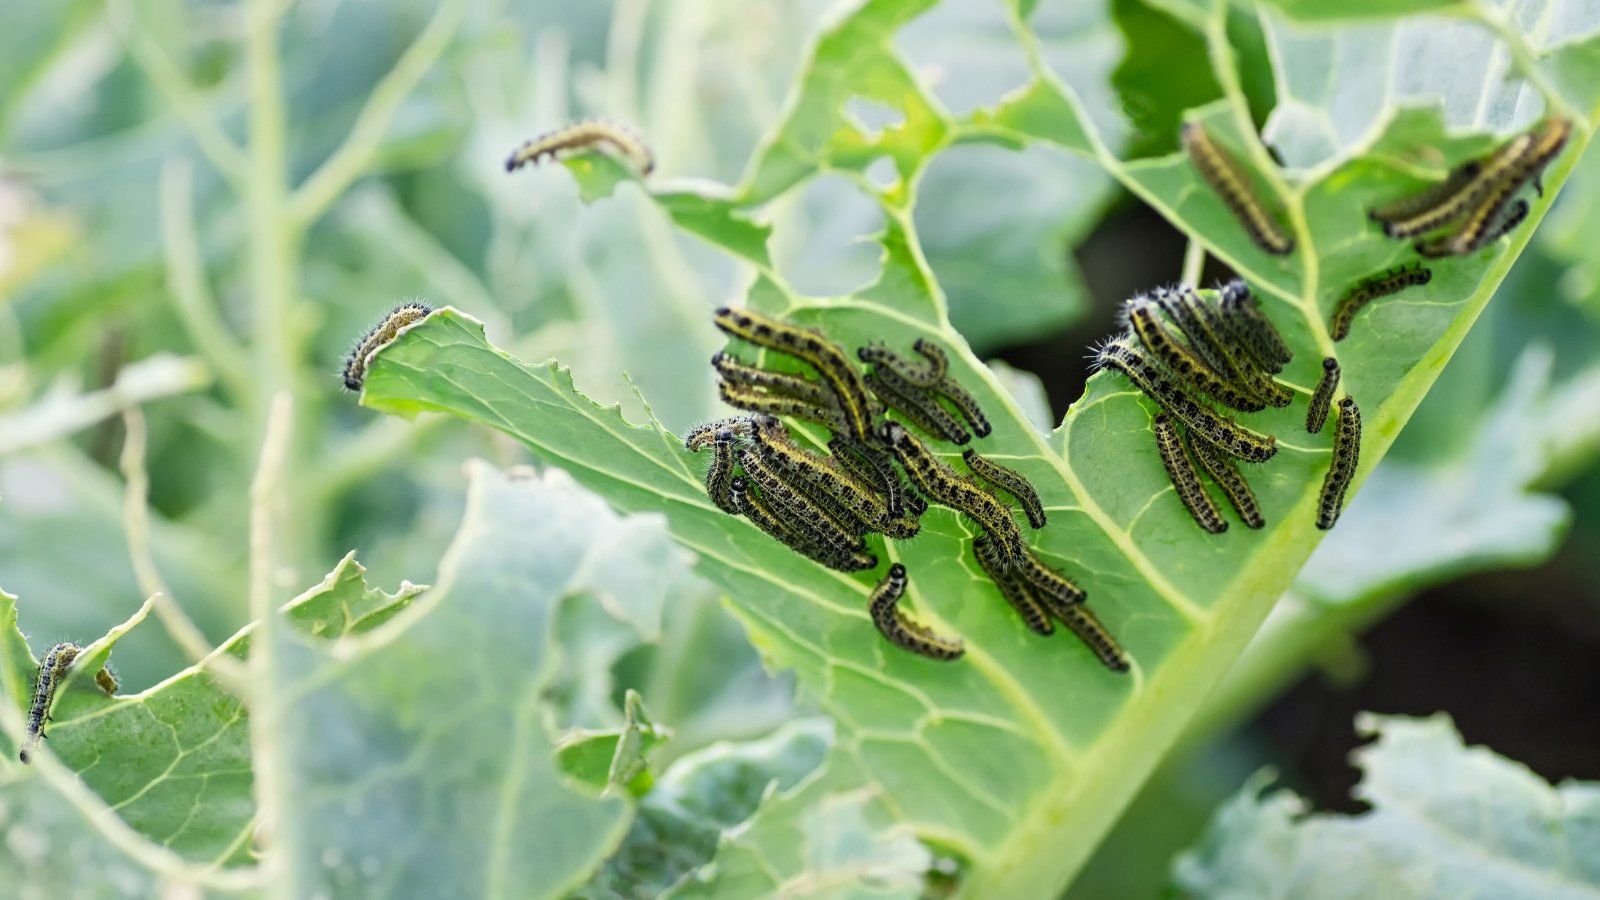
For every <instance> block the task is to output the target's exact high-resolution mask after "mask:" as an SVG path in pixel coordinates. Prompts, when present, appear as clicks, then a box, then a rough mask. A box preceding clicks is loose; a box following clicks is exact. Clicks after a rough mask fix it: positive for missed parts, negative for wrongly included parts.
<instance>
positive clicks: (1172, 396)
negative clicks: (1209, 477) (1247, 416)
mask: <svg viewBox="0 0 1600 900" xmlns="http://www.w3.org/2000/svg"><path fill="white" fill-rule="evenodd" d="M1096 362H1097V364H1098V366H1099V367H1100V368H1107V369H1114V370H1116V371H1118V372H1121V373H1122V374H1123V375H1124V376H1125V377H1127V379H1128V380H1129V381H1131V382H1133V384H1134V386H1135V387H1137V388H1138V389H1139V390H1141V391H1143V392H1144V393H1145V395H1146V396H1148V397H1149V398H1150V399H1151V400H1154V401H1155V402H1156V404H1157V405H1158V406H1160V407H1161V408H1162V409H1164V410H1166V411H1167V412H1168V413H1170V414H1171V415H1172V417H1173V418H1175V419H1177V420H1178V421H1180V422H1182V423H1183V424H1184V425H1186V426H1188V427H1189V428H1190V429H1192V430H1193V431H1194V432H1195V433H1197V434H1201V435H1204V436H1205V438H1206V440H1208V441H1210V442H1211V443H1212V444H1214V445H1216V446H1217V447H1220V448H1222V449H1223V450H1224V451H1226V452H1227V453H1228V455H1230V456H1233V457H1235V458H1237V459H1243V460H1248V461H1250V462H1266V461H1267V460H1269V459H1271V458H1272V457H1273V454H1275V453H1277V452H1278V445H1277V439H1276V438H1274V437H1272V436H1271V435H1262V434H1257V433H1255V432H1253V431H1250V430H1249V429H1246V428H1242V427H1240V426H1239V425H1237V424H1235V423H1234V422H1233V420H1231V419H1226V418H1223V417H1221V416H1219V415H1217V414H1216V413H1214V412H1212V411H1211V410H1209V409H1207V408H1205V407H1204V406H1202V405H1201V404H1200V403H1199V402H1198V401H1196V400H1195V399H1194V398H1193V397H1191V396H1189V394H1188V392H1187V391H1185V390H1184V389H1183V388H1182V387H1181V386H1179V385H1176V384H1173V383H1172V382H1170V381H1168V380H1167V378H1166V377H1165V376H1164V375H1162V374H1161V372H1160V371H1159V370H1157V369H1156V367H1155V366H1154V365H1153V364H1152V363H1151V362H1150V360H1148V359H1146V358H1145V356H1144V354H1142V353H1140V352H1139V350H1138V349H1137V348H1135V347H1134V346H1133V345H1132V344H1130V343H1129V342H1128V340H1127V338H1123V337H1117V338H1112V339H1111V340H1109V341H1106V342H1105V343H1104V344H1102V345H1101V346H1100V349H1099V351H1098V352H1097V354H1096Z"/></svg>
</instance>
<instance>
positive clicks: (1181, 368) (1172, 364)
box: [1123, 296, 1267, 412]
mask: <svg viewBox="0 0 1600 900" xmlns="http://www.w3.org/2000/svg"><path fill="white" fill-rule="evenodd" d="M1123 311H1124V313H1125V314H1126V315H1127V317H1128V325H1129V327H1131V328H1132V329H1133V333H1134V334H1135V335H1137V336H1138V338H1139V342H1140V343H1142V344H1144V347H1145V349H1146V350H1148V351H1150V353H1151V354H1152V355H1153V356H1154V357H1155V358H1156V359H1157V360H1159V361H1160V362H1161V364H1162V365H1164V366H1166V368H1167V371H1169V372H1171V373H1172V374H1173V375H1174V376H1176V377H1177V378H1178V380H1179V381H1182V382H1183V383H1185V384H1187V385H1188V386H1189V387H1190V388H1192V389H1194V390H1196V391H1199V392H1200V393H1202V394H1206V395H1208V396H1210V397H1212V398H1213V399H1215V400H1216V401H1217V402H1218V403H1221V404H1222V405H1224V406H1228V407H1232V408H1233V409H1237V410H1240V411H1242V412H1256V411H1258V410H1262V409H1266V407H1267V405H1266V403H1264V402H1262V401H1260V400H1257V399H1255V398H1254V397H1251V396H1247V395H1246V394H1245V393H1244V392H1242V391H1240V390H1237V389H1235V388H1234V386H1233V385H1232V384H1229V383H1228V382H1227V381H1224V380H1223V378H1222V376H1221V375H1219V374H1217V373H1216V371H1215V370H1213V369H1212V368H1211V367H1210V366H1209V365H1207V364H1206V362H1205V360H1203V359H1201V358H1200V356H1199V354H1197V353H1195V352H1194V351H1193V350H1192V349H1190V348H1189V347H1187V346H1185V345H1184V344H1182V343H1180V342H1179V341H1178V339H1177V336H1176V335H1174V334H1172V332H1170V331H1168V330H1167V327H1166V326H1165V325H1163V324H1162V323H1161V321H1160V320H1159V319H1158V318H1156V303H1155V302H1154V301H1152V300H1150V299H1149V298H1148V297H1142V296H1140V297H1133V298H1131V299H1129V300H1128V301H1127V302H1126V303H1124V304H1123Z"/></svg>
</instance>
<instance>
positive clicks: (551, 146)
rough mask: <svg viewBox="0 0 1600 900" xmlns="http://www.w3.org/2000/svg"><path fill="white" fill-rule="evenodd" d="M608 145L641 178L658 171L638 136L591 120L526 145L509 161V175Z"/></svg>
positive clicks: (507, 164)
mask: <svg viewBox="0 0 1600 900" xmlns="http://www.w3.org/2000/svg"><path fill="white" fill-rule="evenodd" d="M605 145H610V146H611V147H612V148H614V149H615V150H616V151H617V152H618V153H619V154H621V155H622V156H623V157H624V158H625V159H627V160H628V162H630V163H632V164H633V165H634V167H636V168H637V169H638V170H639V174H641V175H649V174H650V173H651V172H653V171H655V167H656V160H655V155H654V154H652V153H651V152H650V148H649V147H648V146H646V145H645V143H644V141H642V140H640V139H639V136H638V135H636V134H634V133H633V132H632V131H631V130H629V129H627V128H624V127H623V126H621V125H618V124H616V123H615V122H601V121H592V120H591V121H585V122H578V123H575V124H572V125H567V126H565V127H563V128H557V129H556V130H555V131H552V132H550V133H548V134H542V135H540V136H539V137H536V138H534V139H533V140H531V141H527V142H525V143H524V144H523V145H522V146H521V147H518V148H517V149H516V150H515V151H514V152H512V154H511V157H510V158H509V159H507V160H506V171H507V172H515V171H516V170H517V169H519V168H521V167H522V166H524V165H527V164H529V163H532V164H535V165H537V164H538V162H539V160H540V159H542V158H544V157H547V156H548V157H550V158H551V159H554V158H555V157H556V155H557V154H561V153H565V152H567V151H569V150H579V151H581V150H590V149H593V148H595V147H604V146H605Z"/></svg>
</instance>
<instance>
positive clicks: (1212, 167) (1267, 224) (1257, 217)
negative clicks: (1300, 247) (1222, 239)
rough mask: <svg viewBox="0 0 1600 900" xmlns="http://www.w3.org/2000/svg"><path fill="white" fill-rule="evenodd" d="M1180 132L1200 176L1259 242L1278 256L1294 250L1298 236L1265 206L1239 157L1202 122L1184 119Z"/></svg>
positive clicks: (1252, 238) (1252, 237) (1257, 244)
mask: <svg viewBox="0 0 1600 900" xmlns="http://www.w3.org/2000/svg"><path fill="white" fill-rule="evenodd" d="M1180 134H1181V137H1182V140H1183V148H1184V150H1186V151H1187V152H1188V154H1189V158H1190V159H1192V160H1194V164H1195V168H1196V169H1198V170H1199V172H1200V177H1201V178H1204V179H1205V181H1206V183H1207V184H1209V185H1211V189H1212V190H1214V191H1216V192H1217V196H1218V197H1221V198H1222V202H1223V203H1224V204H1226V205H1227V207H1228V209H1229V211H1231V212H1232V213H1233V215H1234V217H1235V218H1237V219H1238V220H1239V224H1241V225H1243V226H1244V230H1245V231H1246V232H1247V233H1248V234H1249V235H1250V239H1251V240H1253V241H1255V243H1256V246H1257V247H1260V248H1261V249H1262V250H1265V251H1266V252H1268V253H1271V254H1273V255H1274V256H1287V255H1289V254H1290V253H1293V252H1294V240H1293V239H1292V238H1290V237H1289V236H1288V235H1287V234H1285V233H1284V230H1283V226H1281V225H1279V224H1278V221H1277V220H1276V219H1274V218H1273V217H1272V214H1271V213H1269V212H1267V210H1266V207H1264V206H1262V204H1261V198H1260V197H1258V196H1256V191H1255V186H1254V185H1252V184H1251V183H1250V180H1249V176H1248V175H1246V174H1245V171H1244V170H1243V169H1242V168H1241V167H1240V166H1239V163H1238V161H1237V160H1235V159H1234V158H1233V156H1232V155H1231V154H1230V153H1228V151H1227V150H1225V149H1223V148H1222V146H1221V145H1219V144H1218V143H1216V142H1215V141H1213V140H1212V139H1211V135H1209V134H1207V133H1206V130H1205V127H1204V126H1203V125H1201V124H1200V123H1199V122H1185V123H1183V129H1182V131H1181V132H1180Z"/></svg>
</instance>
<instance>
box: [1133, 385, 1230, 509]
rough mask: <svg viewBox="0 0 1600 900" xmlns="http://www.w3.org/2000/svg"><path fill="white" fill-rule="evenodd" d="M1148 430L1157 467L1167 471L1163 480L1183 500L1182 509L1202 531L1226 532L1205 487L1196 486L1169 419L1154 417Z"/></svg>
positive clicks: (1197, 482) (1180, 440) (1197, 480)
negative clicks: (1153, 441) (1157, 457)
mask: <svg viewBox="0 0 1600 900" xmlns="http://www.w3.org/2000/svg"><path fill="white" fill-rule="evenodd" d="M1150 430H1151V431H1152V432H1154V433H1155V436H1156V449H1157V450H1158V451H1160V453H1161V465H1162V467H1163V468H1165V469H1166V470H1167V478H1168V479H1169V480H1170V481H1171V482H1172V487H1173V488H1174V489H1175V490H1176V491H1177V493H1178V499H1179V500H1181V501H1183V508H1184V509H1187V510H1188V511H1189V515H1190V516H1191V517H1193V519H1194V520H1195V522H1196V523H1197V524H1199V526H1200V527H1201V528H1203V529H1205V530H1206V531H1209V532H1211V533H1212V534H1221V533H1223V532H1224V531H1227V530H1228V522H1227V520H1225V519H1223V518H1222V513H1220V512H1218V511H1217V505H1216V504H1215V503H1213V502H1211V495H1210V494H1207V493H1206V489H1205V485H1203V484H1201V483H1200V475H1199V473H1197V472H1195V470H1194V463H1193V462H1191V461H1190V460H1189V454H1188V451H1186V450H1184V447H1183V438H1182V436H1181V435H1179V434H1178V426H1177V425H1176V424H1174V423H1173V421H1172V417H1171V416H1167V415H1164V414H1163V415H1158V416H1156V417H1155V418H1154V419H1152V420H1151V421H1150Z"/></svg>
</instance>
